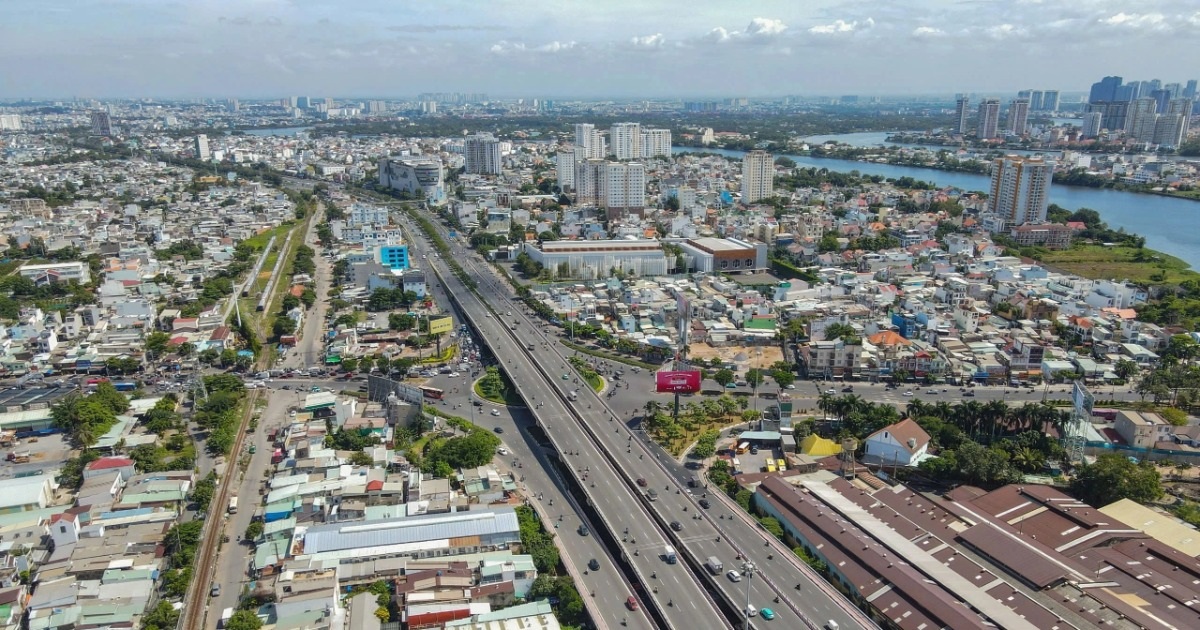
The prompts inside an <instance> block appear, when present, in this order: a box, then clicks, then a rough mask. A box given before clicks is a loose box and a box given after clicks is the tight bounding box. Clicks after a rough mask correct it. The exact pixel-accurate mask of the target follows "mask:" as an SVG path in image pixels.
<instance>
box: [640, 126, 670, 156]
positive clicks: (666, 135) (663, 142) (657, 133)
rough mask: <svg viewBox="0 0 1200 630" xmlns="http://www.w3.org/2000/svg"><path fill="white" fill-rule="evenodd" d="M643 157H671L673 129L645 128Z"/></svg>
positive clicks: (643, 131)
mask: <svg viewBox="0 0 1200 630" xmlns="http://www.w3.org/2000/svg"><path fill="white" fill-rule="evenodd" d="M641 157H644V158H651V157H671V130H670V129H643V130H642V155H641Z"/></svg>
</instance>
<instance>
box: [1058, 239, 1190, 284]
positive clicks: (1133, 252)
mask: <svg viewBox="0 0 1200 630" xmlns="http://www.w3.org/2000/svg"><path fill="white" fill-rule="evenodd" d="M1041 261H1042V262H1044V263H1046V264H1047V265H1049V266H1051V267H1054V268H1056V269H1059V270H1061V271H1064V272H1067V273H1073V274H1076V275H1079V276H1083V277H1085V278H1092V279H1107V280H1129V281H1131V282H1136V283H1139V284H1177V283H1179V282H1180V281H1182V280H1186V279H1188V278H1197V277H1200V274H1197V273H1196V272H1195V271H1192V270H1190V269H1188V264H1187V263H1185V262H1183V261H1182V260H1180V259H1178V258H1176V257H1174V256H1171V255H1168V254H1164V253H1162V252H1157V251H1154V250H1152V249H1137V248H1134V247H1106V246H1104V245H1076V246H1074V247H1072V248H1071V249H1067V250H1063V251H1052V252H1047V253H1046V254H1044V255H1043V256H1042V257H1041Z"/></svg>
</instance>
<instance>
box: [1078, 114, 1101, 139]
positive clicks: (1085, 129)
mask: <svg viewBox="0 0 1200 630" xmlns="http://www.w3.org/2000/svg"><path fill="white" fill-rule="evenodd" d="M1102 120H1104V113H1103V112H1088V113H1086V114H1084V115H1083V125H1082V126H1081V127H1080V130H1079V131H1080V135H1081V136H1083V137H1084V138H1096V137H1098V136H1099V135H1100V122H1101V121H1102Z"/></svg>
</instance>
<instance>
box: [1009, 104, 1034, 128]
mask: <svg viewBox="0 0 1200 630" xmlns="http://www.w3.org/2000/svg"><path fill="white" fill-rule="evenodd" d="M1028 125H1029V99H1025V98H1016V99H1013V101H1012V102H1011V103H1009V104H1008V134H1009V135H1011V136H1023V135H1025V129H1026V128H1027V127H1028Z"/></svg>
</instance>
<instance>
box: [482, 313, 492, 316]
mask: <svg viewBox="0 0 1200 630" xmlns="http://www.w3.org/2000/svg"><path fill="white" fill-rule="evenodd" d="M483 316H484V317H491V316H492V314H491V313H484V314H483Z"/></svg>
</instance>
